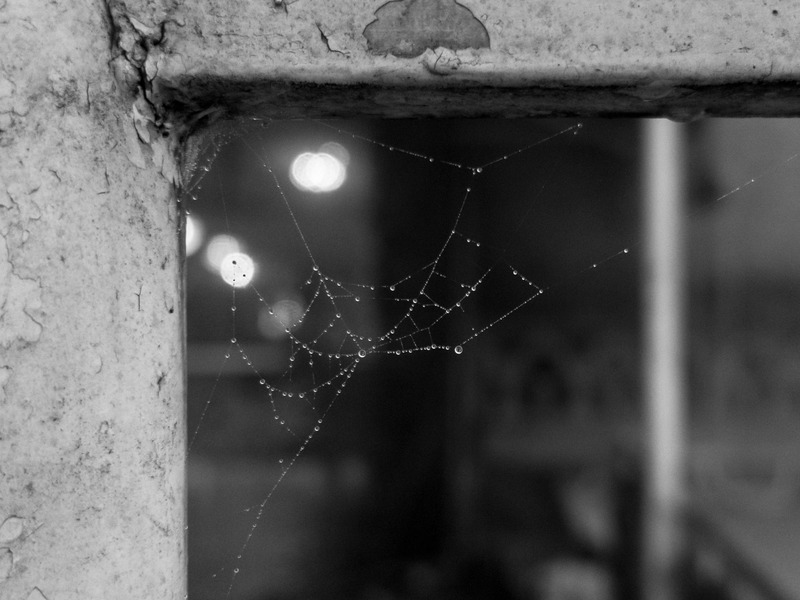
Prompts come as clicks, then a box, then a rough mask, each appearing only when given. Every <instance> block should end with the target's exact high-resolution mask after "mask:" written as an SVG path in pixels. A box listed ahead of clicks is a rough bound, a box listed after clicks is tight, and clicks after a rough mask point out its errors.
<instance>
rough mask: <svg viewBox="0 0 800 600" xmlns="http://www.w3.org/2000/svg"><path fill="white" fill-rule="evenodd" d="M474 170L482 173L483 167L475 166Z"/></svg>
mask: <svg viewBox="0 0 800 600" xmlns="http://www.w3.org/2000/svg"><path fill="white" fill-rule="evenodd" d="M475 172H476V173H483V167H476V168H475Z"/></svg>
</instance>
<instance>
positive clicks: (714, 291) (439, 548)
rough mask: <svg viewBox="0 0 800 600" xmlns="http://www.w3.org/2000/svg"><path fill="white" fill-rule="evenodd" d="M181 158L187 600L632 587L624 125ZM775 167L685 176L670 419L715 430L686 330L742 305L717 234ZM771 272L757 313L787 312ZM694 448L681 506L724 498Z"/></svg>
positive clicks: (636, 396)
mask: <svg viewBox="0 0 800 600" xmlns="http://www.w3.org/2000/svg"><path fill="white" fill-rule="evenodd" d="M693 135H694V137H695V138H696V139H695V142H696V143H695V144H694V145H693V147H694V148H708V147H709V144H710V142H709V141H708V139H706V138H707V137H708V136H709V135H710V134H708V133H707V131H706V130H705V129H704V128H703V126H702V125H698V126H697V127H696V128H695V129H694V133H693ZM704 136H706V137H705V138H704ZM716 148H717V150H716V151H718V152H720V153H723V154H724V153H726V152H727V151H728V150H727V149H725V148H723V149H721V150H720V149H719V146H717V147H716ZM188 150H189V152H188V154H189V161H188V163H189V165H188V170H189V171H190V177H189V184H188V185H187V188H186V190H185V193H184V194H183V195H182V197H181V201H182V203H183V205H184V207H185V209H186V213H187V229H186V236H187V255H188V259H187V260H188V269H187V296H188V298H187V301H188V313H189V314H188V317H189V374H190V380H189V390H190V399H189V402H190V404H189V423H190V436H189V437H190V442H189V452H190V454H189V477H190V506H189V519H190V520H189V538H190V552H191V553H190V597H192V598H273V597H277V598H283V597H287V598H290V597H319V598H332V599H333V598H345V597H348V598H353V597H363V598H378V597H398V598H401V597H419V596H420V595H422V596H424V594H426V593H428V594H429V595H431V596H433V595H434V594H441V595H444V594H446V593H450V594H460V596H459V597H463V598H468V597H471V596H470V595H469V594H470V593H474V594H475V597H481V594H484V595H485V594H486V593H498V590H501V589H502V590H505V591H506V592H507V594H508V597H525V596H524V594H525V593H526V592H527V593H534V592H535V593H538V594H544V595H545V596H546V595H547V593H551V594H556V592H554V591H553V590H554V589H560V588H559V586H563V585H564V581H563V580H564V579H568V580H576V579H577V580H578V581H581V582H583V583H584V585H585V586H586V588H585V590H584V593H586V594H594V595H593V596H592V597H603V594H612V593H617V594H620V593H622V592H623V591H624V589H626V586H631V585H634V583H633V582H632V581H630V577H629V575H626V571H628V570H630V569H626V568H623V566H622V565H621V563H622V562H624V560H625V557H628V558H630V556H629V554H628V553H630V552H631V547H630V544H631V543H633V540H634V539H635V537H636V532H635V530H636V523H635V519H631V518H621V517H620V516H619V515H618V514H616V512H619V511H622V510H625V509H629V510H631V511H633V512H635V510H636V502H635V496H636V493H635V491H636V489H638V488H637V486H638V484H639V480H640V478H639V474H638V472H637V469H638V465H637V462H636V460H635V454H636V451H635V448H637V444H638V443H639V442H638V436H639V434H640V431H641V408H640V406H641V381H640V373H639V368H640V361H639V354H640V346H639V323H638V319H639V316H638V315H639V284H640V281H639V272H640V265H639V260H640V256H639V248H640V242H641V239H640V236H641V234H640V231H639V221H640V218H639V197H640V191H641V186H640V180H639V165H640V161H641V156H640V145H639V129H638V125H637V123H636V122H634V121H615V122H609V121H589V122H586V123H578V122H575V121H570V120H539V121H483V120H474V121H456V120H452V121H451V120H441V121H435V122H424V121H416V122H408V121H394V122H392V121H380V122H378V121H372V122H370V121H348V122H338V121H316V122H278V121H267V120H259V119H255V120H249V121H239V122H235V123H226V124H221V125H218V126H216V127H215V128H214V130H212V131H210V132H209V133H208V134H207V135H205V136H203V137H202V138H200V139H199V140H197V141H196V142H195V145H194V146H192V147H190V148H189V149H188ZM795 156H796V155H795V154H793V153H792V150H791V148H783V149H781V154H778V155H777V156H775V155H773V157H771V158H768V159H765V161H764V162H763V163H760V164H740V165H739V166H737V167H734V168H732V170H731V172H729V173H728V172H724V173H723V172H722V171H725V170H726V169H728V168H729V167H727V166H726V165H722V166H720V164H719V163H717V162H715V161H714V160H712V158H713V157H709V156H707V155H702V154H701V155H699V156H694V155H693V159H695V160H696V161H698V162H700V163H701V164H702V165H704V166H705V167H706V169H694V170H693V179H692V188H691V190H690V193H689V196H690V198H691V199H692V202H693V205H692V207H691V220H690V225H691V227H692V229H693V233H692V235H691V238H692V241H691V248H692V252H693V255H692V257H691V270H692V284H691V288H692V299H693V300H692V302H693V307H695V308H693V311H692V318H693V319H695V320H698V321H699V322H700V324H701V330H702V332H703V334H704V335H703V336H700V337H699V338H698V339H697V340H693V343H695V342H696V344H695V345H705V346H707V348H706V350H705V354H703V352H697V350H696V349H693V350H694V352H693V357H692V365H693V367H694V380H693V383H696V385H693V387H692V410H693V418H694V416H695V414H697V415H699V418H698V420H699V421H702V423H704V424H706V425H708V424H709V423H710V424H711V425H712V426H714V427H716V429H714V434H715V436H716V433H718V431H719V429H725V430H726V431H727V429H728V428H729V426H730V420H729V419H726V418H725V417H724V416H723V417H720V416H719V415H720V413H726V412H727V411H730V410H733V409H732V408H731V406H733V405H735V404H736V403H735V402H734V403H733V404H731V403H730V402H729V401H728V398H729V394H727V393H726V392H724V391H720V390H714V391H713V392H712V393H708V386H709V385H712V384H711V383H709V381H712V382H713V381H715V380H719V379H724V375H720V373H730V372H731V371H730V370H729V369H728V367H726V366H724V365H722V366H721V365H720V364H719V361H718V359H717V358H716V357H714V356H711V354H713V352H712V351H711V350H709V348H711V347H714V346H715V344H718V343H720V340H721V338H723V337H725V334H724V328H725V327H726V326H727V325H722V324H718V325H717V326H716V327H715V326H714V322H713V320H711V321H708V320H706V319H705V318H704V316H706V315H708V314H713V315H718V314H719V312H720V307H728V306H729V305H730V304H734V305H736V304H737V303H743V302H747V303H751V302H754V303H758V302H759V301H760V300H763V299H764V298H765V297H766V296H765V295H760V294H759V293H758V292H757V291H755V293H753V290H749V289H747V287H746V286H748V285H752V282H753V281H754V279H753V277H752V275H753V273H756V274H758V273H759V272H760V271H761V269H760V268H759V267H758V266H756V265H753V268H752V269H751V270H750V271H748V273H749V275H748V276H741V277H731V278H728V277H727V276H726V275H725V269H724V268H720V265H728V264H729V262H728V261H732V264H737V262H736V260H735V259H731V258H730V256H729V255H730V254H731V253H733V254H735V253H736V252H737V250H733V249H731V248H734V247H738V244H740V243H742V240H743V239H745V238H747V235H746V232H739V233H740V235H741V237H740V238H739V239H738V240H736V239H731V237H736V236H731V233H730V232H731V231H733V228H732V227H730V226H729V227H727V228H726V227H725V225H724V223H725V219H726V218H729V219H735V217H726V216H725V215H726V214H736V213H737V210H738V211H739V213H738V214H741V211H742V210H744V209H743V208H742V207H744V206H747V205H748V204H749V205H751V207H752V206H761V207H763V210H767V211H769V210H778V209H777V208H776V207H775V204H769V203H770V202H775V201H774V200H773V199H770V198H767V199H766V200H763V199H760V198H759V197H758V194H757V191H756V190H758V189H759V188H760V187H762V186H764V184H770V185H775V184H776V182H778V181H781V182H784V181H785V184H786V185H789V184H790V183H791V181H790V180H791V176H790V175H791V173H792V172H793V169H792V165H793V163H794V161H795ZM734 160H735V159H734ZM781 185H783V183H782V184H781ZM767 187H769V186H767ZM751 192H754V193H753V195H752V197H751V195H750V193H751ZM765 202H766V203H767V206H766V207H765V206H764V203H765ZM750 210H757V209H755V208H751V209H750ZM720 215H722V216H720ZM739 218H741V217H739ZM773 224H774V221H773ZM762 226H763V227H762V228H768V227H770V224H769V220H767V219H765V220H764V222H763V224H762ZM740 227H744V228H746V226H745V225H740ZM763 233H764V232H763V231H762V238H758V239H761V240H762V241H752V242H747V243H751V244H753V245H752V246H751V247H750V250H749V252H752V253H754V254H757V253H758V251H759V250H758V249H759V248H761V247H762V246H761V245H764V244H769V242H767V241H764V240H765V239H766V238H764V237H763ZM714 237H717V238H718V240H717V242H716V243H712V241H713V238H714ZM784 237H785V236H784ZM726 248H728V250H726ZM781 257H782V260H783V259H785V260H786V263H787V264H786V265H784V267H785V268H784V269H777V270H776V273H775V277H773V278H772V280H775V281H777V282H778V283H777V284H776V285H777V286H778V287H781V288H786V291H784V292H781V293H780V294H777V293H774V294H773V293H771V292H770V294H769V296H768V297H769V298H776V299H777V298H778V297H779V296H780V297H782V298H791V297H793V296H792V294H793V293H794V289H793V285H792V284H793V283H794V279H793V276H792V274H793V273H794V274H796V271H793V269H794V267H793V265H794V264H796V263H793V262H792V261H791V259H790V258H788V257H786V256H785V255H784V254H781ZM765 258H766V257H765ZM742 260H743V261H744V262H747V260H748V259H746V258H742ZM767 262H768V261H767ZM738 264H739V266H741V264H742V263H741V262H740V263H738ZM764 264H766V263H764ZM728 279H730V281H729V280H728ZM743 282H745V283H743ZM762 284H763V283H760V284H759V285H762ZM763 285H766V284H763ZM745 299H746V300H745ZM777 301H778V300H776V302H777ZM724 310H731V309H729V308H727V309H724ZM732 310H733V312H735V313H736V314H737V315H738V316H737V318H742V315H743V314H744V313H745V311H743V310H740V309H739V310H737V309H732ZM782 310H783V311H784V312H786V314H785V315H784V316H785V319H786V320H785V321H783V323H784V324H786V323H787V322H788V323H789V324H790V327H794V326H795V325H793V323H795V321H794V320H793V315H792V314H790V311H789V310H788V308H785V307H784V308H783V309H782ZM716 318H719V317H716ZM727 322H728V321H725V323H727ZM748 325H753V326H754V324H752V323H750V324H748ZM703 328H705V329H703ZM753 328H755V327H753ZM744 329H747V326H745V327H744ZM771 333H772V334H775V335H778V334H777V332H775V331H773V332H771ZM784 334H785V336H786V338H787V339H786V340H785V341H787V342H788V340H789V339H791V335H790V334H789V333H787V332H784ZM741 335H742V336H744V337H747V336H750V335H753V332H752V331H751V330H749V329H747V333H743V334H741ZM767 337H768V336H767ZM734 345H735V346H736V348H737V349H736V350H733V351H732V355H735V356H737V357H738V358H737V360H739V359H742V360H749V358H747V359H745V358H744V357H743V356H740V354H741V353H742V352H743V349H742V347H741V344H739V345H736V344H734ZM781 348H782V350H781V353H782V358H783V360H784V361H785V363H786V365H787V369H786V371H785V372H782V373H781V374H779V375H776V376H775V378H772V379H771V382H772V384H773V385H774V386H776V388H780V389H782V390H783V391H782V392H781V393H784V392H785V393H788V392H787V391H786V390H788V389H789V387H787V386H790V385H793V384H791V383H790V382H789V379H791V378H790V377H788V372H789V370H790V366H791V365H794V364H795V363H794V362H792V361H793V360H794V359H795V358H796V357H795V353H792V352H788V353H786V352H782V351H783V350H785V348H784V347H783V346H782V347H781ZM773 350H774V351H775V352H778V350H777V349H773ZM765 352H766V353H767V354H769V352H767V351H765ZM744 353H745V354H748V353H747V352H744ZM698 356H703V358H702V359H700V358H697V357H698ZM748 356H749V354H748ZM732 360H733V359H732ZM726 369H728V370H726ZM745 379H747V380H748V382H749V383H748V384H750V385H754V384H752V379H753V378H752V377H745ZM714 385H716V384H714ZM775 393H776V394H778V391H777V390H776V392H775ZM753 396H755V394H754V395H753ZM709 398H713V399H714V400H713V401H710V400H709ZM750 402H752V400H750ZM784 404H785V405H786V406H785V407H784V410H786V411H788V414H790V415H791V416H792V419H790V420H788V421H785V422H784V427H783V429H784V430H785V432H786V435H785V436H784V437H785V438H786V439H791V438H792V436H793V434H794V433H796V428H795V425H796V420H793V419H795V417H797V416H798V415H797V414H796V408H797V407H796V406H795V405H794V400H786V401H785V402H784ZM717 405H722V406H724V408H719V406H717ZM750 411H751V412H753V413H757V414H759V415H763V414H765V413H770V414H771V413H772V412H773V411H772V410H771V409H770V410H765V409H763V407H762V408H756V407H754V406H750ZM745 413H746V414H748V415H749V414H750V413H748V412H747V411H745ZM765 418H766V417H765ZM712 428H713V427H712ZM704 439H705V438H704ZM714 439H716V437H715V438H714ZM712 446H713V444H712ZM699 447H701V448H702V447H703V446H702V444H700V445H699ZM714 448H715V450H714V451H713V452H710V454H711V455H712V457H711V459H709V460H708V461H707V462H708V464H710V465H712V467H713V468H712V469H711V471H710V473H711V474H709V473H708V472H703V471H702V468H699V471H698V473H700V475H701V476H700V478H699V484H698V486H697V487H698V489H701V488H704V487H705V488H707V487H708V486H709V483H708V482H710V481H720V480H724V484H728V483H730V480H731V479H732V478H730V477H722V478H721V479H720V478H719V477H718V475H719V473H720V472H722V471H724V470H725V467H723V466H721V464H722V462H724V461H722V459H721V458H720V451H719V450H718V447H717V446H714ZM700 454H702V452H701V453H700ZM620 461H621V462H622V463H623V464H622V465H620ZM700 462H701V463H702V462H703V461H702V460H700ZM787 472H791V469H789V470H788V471H787ZM715 477H716V479H715ZM626 489H627V490H629V491H630V490H633V493H631V494H630V498H629V500H631V502H632V503H629V504H627V505H626V504H625V503H624V502H623V501H622V497H621V494H622V491H623V490H626ZM532 490H534V493H532ZM536 490H538V491H536ZM743 495H744V494H743ZM632 514H633V513H632ZM487 536H488V539H489V541H487V539H486V538H487ZM482 538H484V539H482ZM495 538H496V539H495ZM625 544H627V545H628V546H625ZM554 549H555V550H556V552H555V554H557V556H555V557H554V556H552V554H553V553H554ZM565 557H566V558H565ZM587 557H588V558H587ZM556 559H559V560H560V562H559V560H556ZM561 559H563V560H561ZM448 561H449V562H448ZM515 561H516V562H519V563H524V566H522V565H515V564H514V563H515ZM534 566H535V568H534ZM514 568H517V572H516V574H515V575H513V576H512V575H509V571H514ZM467 574H470V577H472V579H470V577H467ZM551 588H552V589H551ZM547 590H550V591H549V592H548V591H547ZM381 594H383V596H382V595H381ZM415 595H416V596H415ZM609 597H610V596H609Z"/></svg>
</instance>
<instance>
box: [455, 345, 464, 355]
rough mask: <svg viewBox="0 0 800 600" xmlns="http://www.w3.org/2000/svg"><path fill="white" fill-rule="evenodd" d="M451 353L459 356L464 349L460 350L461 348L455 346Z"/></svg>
mask: <svg viewBox="0 0 800 600" xmlns="http://www.w3.org/2000/svg"><path fill="white" fill-rule="evenodd" d="M453 352H455V353H456V354H461V353H462V352H464V348H462V347H461V346H456V347H455V348H453Z"/></svg>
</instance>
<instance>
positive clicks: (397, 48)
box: [126, 0, 800, 119]
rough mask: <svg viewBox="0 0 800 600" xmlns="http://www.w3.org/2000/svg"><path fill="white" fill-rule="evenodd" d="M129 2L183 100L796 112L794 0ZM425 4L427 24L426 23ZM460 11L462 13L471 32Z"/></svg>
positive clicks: (175, 98)
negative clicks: (155, 38)
mask: <svg viewBox="0 0 800 600" xmlns="http://www.w3.org/2000/svg"><path fill="white" fill-rule="evenodd" d="M137 4H139V5H140V7H137V6H135V5H137ZM126 6H127V10H128V12H129V14H131V15H135V16H136V18H137V22H139V23H141V24H142V27H145V28H152V29H160V30H161V31H163V41H162V43H160V45H159V46H158V48H154V52H152V53H151V56H150V59H149V60H150V61H151V63H152V69H151V72H152V75H153V78H154V79H153V82H154V90H155V91H156V92H157V94H158V97H159V100H160V102H161V103H162V104H163V105H164V106H165V107H167V108H169V109H172V110H173V111H176V112H183V111H188V112H189V113H195V114H196V113H200V112H203V111H213V110H214V109H215V107H225V108H224V110H225V111H232V112H246V113H253V112H255V113H257V114H261V115H264V116H272V117H295V116H298V115H300V114H302V115H304V116H358V115H360V114H368V115H381V116H426V115H428V116H478V115H481V116H489V115H493V116H523V115H530V116H540V115H565V114H570V115H585V116H593V115H609V116H613V115H641V116H644V115H655V114H667V115H668V116H672V117H674V118H678V119H690V118H695V117H698V116H703V115H726V116H734V115H738V116H746V115H766V114H770V115H776V116H777V115H795V114H798V113H799V112H800V101H798V99H797V97H798V93H797V92H798V88H797V81H798V80H800V47H798V46H797V44H796V43H795V42H794V39H795V37H796V33H795V32H797V31H798V30H800V2H797V1H792V2H788V3H787V2H781V3H777V2H775V3H769V2H759V3H753V2H749V1H747V0H727V1H723V2H718V1H717V2H714V1H702V0H696V1H687V0H682V1H679V2H669V3H663V2H662V3H639V2H634V1H627V0H626V1H622V0H611V1H608V2H585V1H581V0H537V1H535V2H532V1H520V0H463V1H462V2H458V3H456V2H455V0H395V1H394V2H389V3H385V2H383V1H382V0H378V1H375V0H352V1H350V2H339V1H337V0H317V1H314V2H311V1H309V0H294V1H288V0H281V1H277V0H242V1H240V2H235V3H220V2H213V1H211V0H203V1H197V2H192V3H180V4H179V3H177V2H170V1H168V0H162V2H161V6H160V8H158V9H154V8H152V7H153V2H148V3H145V2H144V1H143V0H140V1H139V2H128V3H126ZM420 7H421V8H420ZM450 9H452V10H453V11H454V12H453V20H452V21H451V20H449V19H448V13H447V11H448V10H450ZM426 10H427V11H428V14H429V16H430V26H421V25H420V24H421V23H422V24H424V23H425V22H426V21H425V15H426V13H425V11H426ZM456 11H458V12H456ZM465 11H468V12H465ZM470 14H471V17H470V16H469V15H470ZM464 15H467V17H466V20H464ZM412 17H413V18H412ZM456 17H458V19H461V20H456ZM452 22H458V23H466V24H465V25H460V27H462V29H463V35H461V33H460V32H459V31H453V27H452ZM482 32H485V36H484V35H483V33H482ZM439 43H441V44H443V45H441V46H436V47H431V46H428V47H427V49H424V50H423V48H424V47H425V44H430V45H434V44H439ZM472 46H477V47H472ZM420 52H421V53H420ZM319 86H324V87H323V88H321V89H320V87H319Z"/></svg>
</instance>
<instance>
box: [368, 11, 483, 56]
mask: <svg viewBox="0 0 800 600" xmlns="http://www.w3.org/2000/svg"><path fill="white" fill-rule="evenodd" d="M375 17H376V19H375V20H374V21H372V22H371V23H370V24H369V25H367V26H366V28H365V29H364V37H366V38H367V46H368V48H369V50H370V52H373V53H375V54H392V55H394V56H398V57H401V58H413V57H415V56H420V55H421V54H422V53H424V52H425V50H426V49H428V48H431V49H434V48H439V47H444V48H448V49H450V50H463V49H465V48H488V47H489V33H488V32H487V31H486V28H485V27H484V26H483V23H481V22H480V21H479V20H478V19H477V18H476V17H475V15H473V14H472V11H470V10H469V9H468V8H467V7H466V6H462V5H461V4H459V3H458V2H456V1H455V0H391V1H390V2H387V3H386V4H384V5H383V6H381V7H380V8H379V9H378V10H376V11H375Z"/></svg>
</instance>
